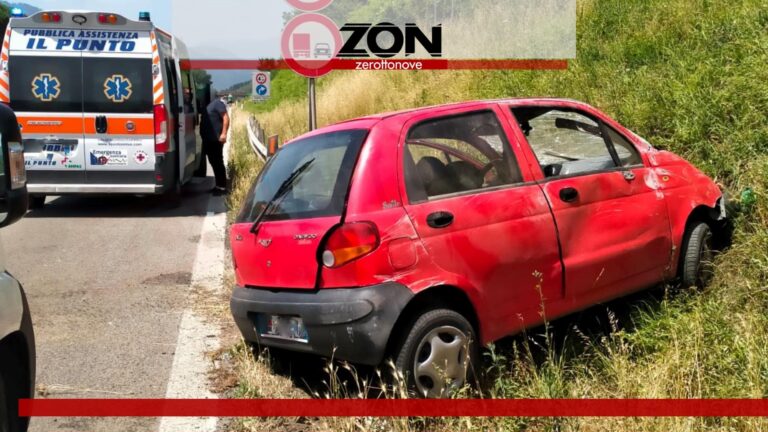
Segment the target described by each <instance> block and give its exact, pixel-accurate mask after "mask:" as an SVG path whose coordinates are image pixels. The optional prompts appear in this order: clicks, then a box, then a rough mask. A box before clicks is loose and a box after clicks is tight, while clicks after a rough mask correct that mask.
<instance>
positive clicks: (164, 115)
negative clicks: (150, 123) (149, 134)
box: [155, 105, 169, 153]
mask: <svg viewBox="0 0 768 432" xmlns="http://www.w3.org/2000/svg"><path fill="white" fill-rule="evenodd" d="M168 150H169V144H168V111H166V109H165V105H155V153H167V152H168Z"/></svg>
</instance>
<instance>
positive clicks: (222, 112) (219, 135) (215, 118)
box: [200, 95, 229, 195]
mask: <svg viewBox="0 0 768 432" xmlns="http://www.w3.org/2000/svg"><path fill="white" fill-rule="evenodd" d="M228 131H229V113H228V112H227V105H226V104H225V103H224V101H222V100H221V95H216V98H214V99H213V101H211V103H210V104H208V106H207V107H206V109H205V112H203V119H202V124H201V125H200V135H201V137H202V138H203V152H204V153H205V154H206V155H208V162H210V164H211V167H212V168H213V173H214V175H215V176H216V187H214V188H213V190H212V192H213V194H214V195H226V194H227V192H228V191H227V169H226V168H225V167H224V144H226V142H227V132H228Z"/></svg>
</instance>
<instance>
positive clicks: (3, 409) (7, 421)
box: [0, 374, 11, 432]
mask: <svg viewBox="0 0 768 432" xmlns="http://www.w3.org/2000/svg"><path fill="white" fill-rule="evenodd" d="M10 430H11V415H10V411H9V407H8V398H7V396H6V394H5V382H3V375H2V374H0V432H9V431H10Z"/></svg>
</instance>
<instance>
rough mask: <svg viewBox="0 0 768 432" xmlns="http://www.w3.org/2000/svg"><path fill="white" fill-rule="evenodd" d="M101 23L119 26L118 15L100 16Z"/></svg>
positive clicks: (103, 14)
mask: <svg viewBox="0 0 768 432" xmlns="http://www.w3.org/2000/svg"><path fill="white" fill-rule="evenodd" d="M99 23H101V24H117V15H115V14H105V13H102V14H99Z"/></svg>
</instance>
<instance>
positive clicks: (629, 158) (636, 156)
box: [606, 127, 643, 167]
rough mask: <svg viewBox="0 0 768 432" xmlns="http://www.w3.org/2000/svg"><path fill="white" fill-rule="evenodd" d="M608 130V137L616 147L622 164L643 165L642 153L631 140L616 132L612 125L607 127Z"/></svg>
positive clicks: (624, 165)
mask: <svg viewBox="0 0 768 432" xmlns="http://www.w3.org/2000/svg"><path fill="white" fill-rule="evenodd" d="M606 129H607V130H608V137H609V138H610V139H611V143H612V144H613V147H614V148H615V149H616V154H617V155H618V156H619V160H620V161H621V166H623V167H630V166H635V165H642V164H643V159H642V158H640V153H638V152H637V149H636V148H635V146H634V145H632V143H631V142H629V141H627V139H626V138H624V136H623V135H621V134H620V133H618V132H616V131H615V130H613V129H612V128H610V127H606Z"/></svg>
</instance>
